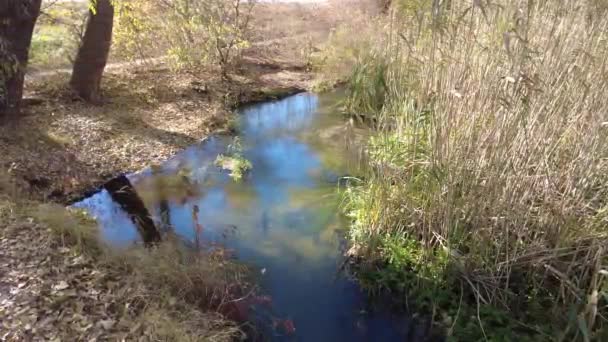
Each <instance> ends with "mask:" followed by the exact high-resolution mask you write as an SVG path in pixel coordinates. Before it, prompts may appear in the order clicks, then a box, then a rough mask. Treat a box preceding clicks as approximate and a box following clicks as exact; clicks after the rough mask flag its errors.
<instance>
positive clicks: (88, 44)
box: [70, 0, 114, 103]
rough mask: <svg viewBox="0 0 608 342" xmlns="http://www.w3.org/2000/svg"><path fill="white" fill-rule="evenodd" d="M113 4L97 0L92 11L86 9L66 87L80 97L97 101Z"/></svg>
mask: <svg viewBox="0 0 608 342" xmlns="http://www.w3.org/2000/svg"><path fill="white" fill-rule="evenodd" d="M113 23H114V7H113V6H112V3H111V0H97V5H96V11H95V13H93V11H90V12H89V20H88V21H87V27H86V30H85V33H84V37H83V38H82V42H81V44H80V48H79V49H78V54H77V55H76V61H75V62H74V69H73V70H72V78H71V79H70V86H71V87H72V89H73V90H74V91H75V92H76V94H77V95H78V96H80V97H81V98H82V99H83V100H85V101H88V102H92V103H98V102H99V101H100V100H101V98H100V94H99V88H100V85H101V77H102V76H103V70H104V68H105V67H106V63H107V61H108V55H109V54H110V46H111V44H112V26H113Z"/></svg>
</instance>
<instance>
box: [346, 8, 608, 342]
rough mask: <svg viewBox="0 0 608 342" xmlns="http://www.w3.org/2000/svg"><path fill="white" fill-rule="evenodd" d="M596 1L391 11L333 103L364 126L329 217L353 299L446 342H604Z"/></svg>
mask: <svg viewBox="0 0 608 342" xmlns="http://www.w3.org/2000/svg"><path fill="white" fill-rule="evenodd" d="M418 5H419V6H418ZM607 5H608V4H606V3H605V2H601V1H600V2H598V1H573V0H572V1H562V2H547V1H536V2H525V3H521V4H520V3H517V4H516V3H514V2H507V3H506V4H503V5H501V6H498V5H494V4H488V3H480V4H474V5H471V3H470V2H466V1H450V2H437V3H436V5H435V6H426V5H425V4H424V3H423V2H419V1H401V2H397V3H396V4H395V7H394V9H393V14H394V15H393V16H391V18H390V19H388V18H387V19H386V20H387V23H386V26H389V27H390V28H391V30H390V31H389V34H388V35H378V36H376V38H377V39H376V44H375V46H374V47H373V48H372V49H370V50H369V51H367V52H363V53H362V55H361V56H359V57H358V58H357V61H358V65H357V66H356V67H355V68H354V72H353V74H352V77H351V81H350V83H349V93H348V96H347V101H346V103H347V106H346V108H347V109H348V110H349V111H350V112H352V113H353V114H365V115H366V116H369V117H373V118H374V125H373V126H374V127H375V128H377V135H376V137H374V138H373V139H372V140H371V141H370V144H369V146H368V148H367V149H368V155H369V156H370V159H371V161H370V171H369V172H370V176H368V177H367V178H366V181H365V182H363V183H362V184H358V185H357V186H354V187H352V188H351V189H349V190H347V191H346V195H345V196H346V197H345V199H346V201H345V205H344V210H345V211H346V213H347V214H349V215H350V216H351V218H352V220H353V225H352V229H351V232H350V238H351V241H352V243H353V245H354V246H355V247H356V248H354V249H353V250H356V251H358V254H359V255H360V256H362V257H363V258H362V259H363V260H364V261H369V264H370V265H373V266H372V267H365V265H362V266H361V273H360V275H361V278H362V279H363V282H364V284H366V285H367V286H368V288H370V289H374V290H383V291H387V290H388V291H392V292H393V293H396V294H399V295H398V296H397V297H400V298H402V301H403V302H404V303H405V302H407V300H406V297H407V298H409V296H408V295H410V296H412V297H413V298H411V301H410V303H412V302H413V303H416V304H415V306H416V307H419V308H422V309H424V310H425V311H426V312H427V313H429V314H430V315H432V316H433V318H434V319H435V320H436V321H437V322H444V324H443V326H444V327H445V328H446V331H447V332H448V333H449V334H450V336H451V338H452V339H453V340H462V341H465V340H467V341H468V340H479V339H483V338H487V339H489V340H530V339H531V340H535V339H536V340H547V339H551V338H553V339H556V340H560V339H561V340H581V341H589V340H593V339H597V340H602V339H605V338H606V334H607V331H608V319H607V317H608V292H607V289H608V271H607V270H608V252H607V251H608V223H607V222H608V221H606V212H607V208H606V201H605V198H606V196H607V195H608V185H607V184H608V182H607V181H608V178H607V176H606V175H607V174H608V163H607V160H608V148H607V147H608V131H607V130H606V127H605V123H606V122H608V98H607V97H606V96H605V94H606V91H607V90H608V78H607V77H606V73H604V72H599V70H605V69H606V68H607V67H608V64H607V61H606V60H605V58H603V56H605V55H606V53H608V45H607V44H604V43H605V37H606V35H607V34H608V17H606V15H605V13H606V11H607V10H608V6H607ZM386 26H385V27H386ZM378 265H380V267H378ZM370 270H371V271H370ZM368 272H371V273H368ZM416 297H418V299H419V300H416ZM448 323H449V324H448ZM506 331H511V333H509V334H507V332H506Z"/></svg>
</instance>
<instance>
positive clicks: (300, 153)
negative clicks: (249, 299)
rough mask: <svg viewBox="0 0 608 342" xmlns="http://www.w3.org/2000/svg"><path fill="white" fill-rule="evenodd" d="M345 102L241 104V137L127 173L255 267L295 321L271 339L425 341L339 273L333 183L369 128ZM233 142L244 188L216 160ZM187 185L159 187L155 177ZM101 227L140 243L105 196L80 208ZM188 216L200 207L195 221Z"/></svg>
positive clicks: (170, 213) (334, 97)
mask: <svg viewBox="0 0 608 342" xmlns="http://www.w3.org/2000/svg"><path fill="white" fill-rule="evenodd" d="M338 100H339V95H338V94H327V95H314V94H309V93H302V94H298V95H294V96H290V97H287V98H285V99H283V100H280V101H274V102H266V103H261V104H255V105H251V106H248V107H245V108H243V109H242V110H241V114H242V115H240V116H239V120H240V122H239V129H238V131H239V134H238V136H237V138H234V137H227V136H219V137H214V138H210V139H207V140H205V141H203V142H202V143H200V144H197V145H195V146H191V147H190V148H188V149H186V150H184V151H183V152H181V153H180V154H178V155H177V156H175V157H174V158H172V159H170V160H169V161H167V162H166V163H164V164H163V165H161V166H160V167H159V168H155V169H154V170H153V169H152V168H150V169H146V170H144V171H141V172H139V173H136V174H132V175H128V178H129V179H130V181H131V183H132V184H133V186H134V188H135V189H136V190H137V192H138V193H139V194H140V195H141V197H142V199H143V201H144V203H145V204H146V206H147V207H148V210H149V211H150V212H151V213H152V215H153V216H154V217H155V220H156V221H157V222H160V221H161V220H160V218H159V217H160V216H162V215H160V212H161V207H162V208H164V209H165V211H166V213H165V214H164V216H165V221H166V223H170V225H171V226H172V227H173V229H174V230H175V232H176V233H177V234H179V235H180V236H181V237H182V238H184V239H185V240H188V241H192V242H194V241H196V240H197V239H195V235H196V234H198V233H197V229H196V227H197V225H195V223H194V220H197V221H198V227H199V228H200V227H202V229H199V230H198V231H199V232H200V234H201V236H199V237H198V238H199V239H200V240H201V241H205V243H218V244H221V245H222V246H226V247H227V248H230V249H232V250H234V251H235V254H236V257H237V258H238V259H239V260H242V261H244V262H246V263H248V264H251V265H253V266H254V267H255V269H257V270H258V271H257V272H260V277H259V278H260V284H259V286H260V289H261V292H262V293H263V294H266V295H269V296H270V297H271V298H272V314H273V315H274V316H276V317H278V318H281V319H284V320H287V319H288V320H290V321H291V322H293V326H294V327H295V332H292V333H291V334H281V333H279V332H274V333H271V334H270V336H266V337H265V339H267V340H271V341H418V340H421V339H423V336H424V333H425V331H424V329H423V328H422V327H420V326H418V325H417V324H414V321H413V320H412V319H411V318H409V317H408V316H406V315H393V314H391V313H389V312H383V311H377V310H372V309H370V305H369V301H368V300H367V298H366V295H365V293H364V292H363V291H362V290H360V289H359V287H358V286H357V284H356V283H355V282H354V281H352V280H350V279H349V278H348V277H346V276H345V275H343V274H341V273H340V272H339V268H340V265H341V264H342V263H343V261H344V257H343V250H344V244H345V242H344V234H346V229H347V228H348V220H347V219H346V218H345V217H343V216H342V215H341V214H340V210H339V205H340V194H339V191H338V188H339V186H340V184H341V183H343V181H341V180H342V179H344V178H343V177H344V176H347V175H354V174H357V172H356V171H357V169H358V168H359V164H360V149H359V148H358V147H357V146H360V145H361V141H362V140H363V139H365V136H366V131H365V130H363V129H359V128H356V127H353V125H351V124H349V123H347V122H345V120H344V118H343V117H342V116H341V115H337V114H336V111H337V106H338ZM235 139H237V140H238V144H239V145H240V146H241V149H242V155H243V156H244V158H245V159H247V160H249V161H250V162H251V164H252V169H251V170H250V172H249V173H247V174H246V175H245V177H244V178H243V180H242V181H240V182H237V181H235V180H233V179H232V178H231V177H230V176H229V172H227V171H225V170H221V169H220V168H218V167H217V166H216V165H215V160H216V158H217V156H218V155H219V154H226V153H229V149H234V146H235V145H236V144H237V143H235ZM158 175H164V176H167V175H172V176H174V178H176V179H179V180H182V181H180V182H179V184H178V185H175V186H174V188H173V189H169V190H168V191H164V193H163V194H162V196H161V197H162V198H164V199H165V201H164V204H163V205H162V206H161V205H159V203H158V201H157V200H154V198H158V197H159V194H158V193H157V192H158V189H157V188H156V187H155V185H154V184H155V182H154V179H155V177H158ZM74 206H76V207H80V208H85V209H86V210H88V211H89V212H90V213H91V214H92V215H93V216H94V217H95V218H97V220H98V222H99V225H100V227H101V232H102V234H103V237H104V239H105V240H106V241H108V242H110V243H111V244H113V245H116V246H128V245H130V244H132V243H133V242H135V241H137V240H138V239H139V235H138V231H137V229H136V228H135V226H134V224H133V222H132V221H131V219H130V218H129V216H128V215H127V213H125V212H124V211H122V209H121V208H120V206H118V204H116V203H114V202H113V201H112V198H111V197H110V195H109V194H108V193H107V191H105V190H102V191H101V192H98V193H97V194H95V195H93V196H91V197H89V198H86V199H84V200H83V201H81V202H79V203H76V204H75V205H74ZM193 211H198V214H197V215H193Z"/></svg>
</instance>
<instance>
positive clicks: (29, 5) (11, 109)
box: [0, 0, 42, 118]
mask: <svg viewBox="0 0 608 342" xmlns="http://www.w3.org/2000/svg"><path fill="white" fill-rule="evenodd" d="M41 2H42V0H0V118H8V117H13V116H15V115H16V114H18V113H19V111H20V109H21V108H20V107H21V98H22V97H23V82H24V77H25V69H26V67H27V62H28V58H29V50H30V44H31V42H32V34H33V33H34V26H35V25H36V20H37V19H38V15H39V14H40V5H41Z"/></svg>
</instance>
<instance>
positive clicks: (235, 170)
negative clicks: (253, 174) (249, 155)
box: [215, 137, 252, 181]
mask: <svg viewBox="0 0 608 342" xmlns="http://www.w3.org/2000/svg"><path fill="white" fill-rule="evenodd" d="M242 151H243V148H242V146H241V141H240V139H239V138H238V137H236V138H234V141H233V142H232V144H230V145H229V146H228V155H223V154H220V155H219V156H217V158H216V159H215V165H217V166H218V167H221V168H222V169H224V170H229V171H230V177H232V179H234V180H235V181H240V180H241V179H243V176H245V174H246V173H247V172H248V171H249V170H251V168H252V165H251V162H250V161H249V160H247V159H245V158H244V157H243V154H242Z"/></svg>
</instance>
